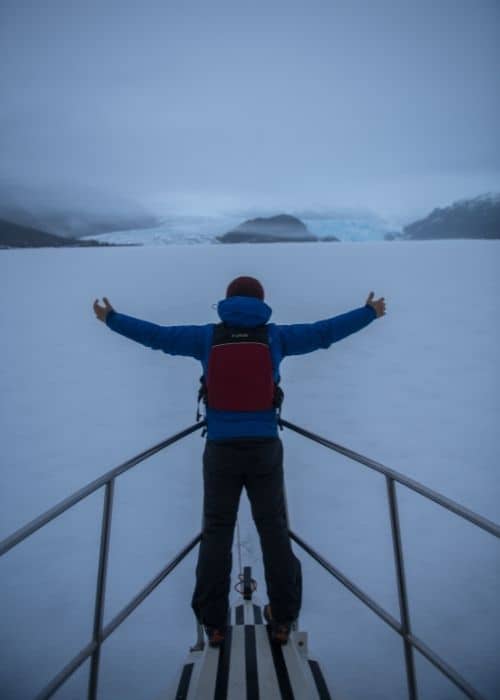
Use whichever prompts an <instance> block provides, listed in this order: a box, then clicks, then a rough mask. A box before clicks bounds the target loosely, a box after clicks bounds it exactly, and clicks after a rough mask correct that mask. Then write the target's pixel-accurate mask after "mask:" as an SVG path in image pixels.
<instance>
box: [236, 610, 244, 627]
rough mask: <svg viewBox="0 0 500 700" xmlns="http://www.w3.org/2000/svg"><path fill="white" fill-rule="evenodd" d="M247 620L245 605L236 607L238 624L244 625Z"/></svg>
mask: <svg viewBox="0 0 500 700" xmlns="http://www.w3.org/2000/svg"><path fill="white" fill-rule="evenodd" d="M244 622H245V613H244V610H243V605H238V606H237V608H236V624H237V625H242V624H243V623H244Z"/></svg>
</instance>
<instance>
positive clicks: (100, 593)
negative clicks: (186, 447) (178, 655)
mask: <svg viewBox="0 0 500 700" xmlns="http://www.w3.org/2000/svg"><path fill="white" fill-rule="evenodd" d="M280 424H281V425H282V426H284V427H286V428H289V429H290V430H292V431H294V432H296V433H298V434H300V435H302V436H304V437H306V438H308V439H310V440H312V441H314V442H317V443H319V444H320V445H323V446H324V447H327V448H328V449H330V450H334V451H335V452H339V453H340V454H342V455H344V456H346V457H349V458H350V459H353V460H355V461H356V462H359V463H360V464H364V465H365V466H367V467H370V468H371V469H373V470H375V471H377V472H379V473H380V474H382V475H384V476H385V479H386V483H387V496H388V500H389V513H390V521H391V531H392V542H393V550H394V561H395V568H396V576H397V587H398V598H399V607H400V617H401V619H400V621H398V620H396V618H394V617H393V616H392V615H391V614H390V613H388V612H387V611H386V610H384V609H383V608H382V607H381V606H380V605H379V604H378V603H377V602H376V601H374V600H373V599H372V598H370V596H368V595H367V594H366V593H365V592H364V591H362V590H361V589H360V588H359V587H358V586H356V584H354V583H353V582H352V581H351V580H350V579H349V578H348V577H347V576H345V575H344V574H343V573H342V572H341V571H339V569H337V568H336V567H335V566H333V564H331V563H329V562H328V561H327V560H326V559H325V558H324V557H323V556H322V555H321V554H319V553H318V552H316V551H315V550H314V549H313V548H312V547H311V546H310V545H308V544H307V543H306V542H305V541H304V540H302V539H301V538H300V537H299V536H298V535H297V534H296V533H295V532H293V531H292V530H289V532H290V537H291V539H292V540H294V541H295V542H296V543H297V544H298V545H299V546H300V547H301V548H302V549H303V550H304V551H305V552H307V553H308V554H309V555H310V556H311V557H312V558H313V559H314V560H315V561H316V562H318V563H319V564H320V565H321V566H322V567H323V568H324V569H325V570H326V571H328V572H329V573H330V574H331V575H332V576H334V577H335V578H336V579H337V580H338V581H340V582H341V583H342V584H343V585H344V586H345V587H346V588H347V589H348V590H350V591H351V593H353V594H354V595H355V596H356V597H357V598H359V599H360V600H361V601H362V602H363V603H365V605H367V606H368V607H369V608H370V609H371V610H372V611H373V612H374V613H375V614H376V615H378V616H379V617H380V618H381V619H382V620H383V621H384V622H385V623H386V624H387V625H389V626H390V627H392V629H393V630H394V631H395V632H397V633H398V634H399V635H400V636H401V637H402V639H403V645H404V655H405V665H406V676H407V684H408V694H409V698H410V700H418V690H417V681H416V673H415V662H414V655H413V649H414V648H415V649H417V651H419V652H420V653H421V654H422V655H423V656H424V657H425V658H427V659H428V660H429V661H430V662H431V663H432V664H433V665H434V666H435V667H436V668H437V669H438V670H439V671H440V672H441V673H443V674H444V675H445V676H447V677H448V678H449V679H450V680H451V681H452V682H453V683H454V684H455V685H456V686H457V687H458V688H459V689H460V690H462V692H463V693H464V694H465V695H466V696H467V697H469V698H472V699H473V700H484V698H483V697H482V695H481V694H480V693H479V692H478V691H477V690H475V689H474V688H473V687H472V686H471V685H470V684H469V683H468V682H467V681H466V680H465V679H464V678H463V677H462V676H461V675H460V674H459V673H458V672H457V671H456V670H455V669H453V668H452V667H451V666H449V665H448V664H447V663H446V662H445V661H444V660H443V659H442V658H440V657H439V656H438V654H436V653H435V652H434V651H433V650H432V649H430V647H428V646H427V645H426V644H425V643H424V642H423V641H422V640H421V639H419V638H418V637H417V636H416V635H414V634H413V633H412V632H411V626H410V615H409V607H408V594H407V589H406V579H405V571H404V558H403V547H402V542H401V529H400V524H399V514H398V505H397V494H396V488H395V483H396V482H397V483H400V484H402V485H403V486H406V487H407V488H409V489H411V490H412V491H415V492H417V493H419V494H420V495H422V496H424V497H425V498H428V499H430V500H432V501H434V502H435V503H437V504H439V505H440V506H442V507H444V508H447V509H448V510H450V511H451V512H453V513H455V514H456V515H458V516H460V517H461V518H464V519H465V520H468V521H469V522H471V523H472V524H474V525H476V526H477V527H480V528H482V529H483V530H485V531H486V532H489V533H490V534H492V535H494V536H495V537H499V538H500V525H497V524H496V523H494V522H492V521H491V520H488V519H487V518H483V517H482V516H480V515H478V514H477V513H474V512H473V511H471V510H469V509H467V508H464V507H463V506H461V505H460V504H458V503H456V502H455V501H452V500H451V499H449V498H446V496H443V495H441V494H440V493H437V492H436V491H433V490H432V489H429V488H427V487H426V486H424V485H423V484H420V483H419V482H418V481H414V480H413V479H409V478H408V477H406V476H404V474H400V473H399V472H397V471H394V470H393V469H389V468H388V467H386V466H384V465H383V464H380V463H379V462H375V461H374V460H372V459H370V458H368V457H364V456H363V455H361V454H358V453H357V452H354V451H352V450H350V449H348V448H346V447H343V446H342V445H339V444H337V443H334V442H332V441H330V440H327V439H326V438H323V437H321V436H319V435H316V434H315V433H312V432H310V431H308V430H305V429H304V428H301V427H299V426H297V425H294V424H293V423H290V422H289V421H287V420H284V419H283V418H281V419H280ZM205 425H206V422H205V421H204V420H203V421H200V422H197V423H195V424H194V425H192V426H190V427H189V428H186V429H185V430H182V431H181V432H179V433H176V434H175V435H173V436H171V437H170V438H167V439H166V440H163V441H162V442H160V443H158V444H157V445H155V446H153V447H151V448H149V449H148V450H145V451H144V452H141V453H140V454H139V455H137V456H136V457H133V458H132V459H130V460H128V461H126V462H124V463H123V464H121V465H119V466H118V467H115V469H112V470H111V471H109V472H107V473H106V474H104V475H103V476H101V477H99V478H98V479H96V480H95V481H93V482H91V483H90V484H88V485H87V486H85V487H84V488H82V489H80V490H79V491H77V492H76V493H74V494H73V495H72V496H69V497H68V498H66V499H65V500H63V501H61V502H60V503H58V504H57V505H56V506H54V507H53V508H51V509H50V510H48V511H46V512H45V513H43V514H42V515H40V516H39V517H38V518H35V519H34V520H32V521H31V522H30V523H28V524H27V525H25V526H24V527H22V528H20V529H19V530H17V531H16V532H14V533H13V534H12V535H11V536H10V537H7V538H6V539H5V540H3V541H2V542H0V556H2V555H4V554H6V553H7V552H8V551H9V550H11V549H12V548H13V547H15V546H16V545H18V544H20V543H21V542H22V541H23V540H25V539H26V538H27V537H29V536H30V535H32V534H33V533H35V532H36V531H37V530H39V529H40V528H42V527H43V526H44V525H47V523H49V522H51V521H52V520H53V519H54V518H57V517H58V516H59V515H61V514H62V513H64V512H65V511H66V510H68V509H69V508H71V507H72V506H74V505H76V504H77V503H78V502H79V501H81V500H83V499H84V498H87V497H88V496H90V495H91V494H92V493H94V492H95V491H97V490H98V489H100V488H102V487H103V486H104V488H105V494H104V505H103V516H102V525H101V543H100V549H99V566H98V575H97V586H96V595H95V606H94V625H93V635H92V641H91V642H90V643H89V644H87V645H86V646H85V647H84V648H83V649H82V650H81V651H80V652H79V653H78V654H77V655H76V656H75V657H74V658H73V659H72V660H71V661H70V662H69V663H68V664H67V665H66V666H65V667H64V668H63V669H62V670H61V671H60V672H59V673H58V674H57V675H56V676H54V678H53V679H52V680H51V681H50V683H49V684H48V685H47V686H46V687H45V688H44V689H43V690H42V691H41V692H40V693H39V694H38V695H37V696H36V700H46V699H47V698H50V697H52V695H53V694H54V693H55V692H56V691H57V690H58V689H59V688H60V687H61V685H62V684H63V683H64V682H65V681H66V680H67V679H68V678H69V677H70V676H71V675H72V674H73V673H74V672H75V671H76V670H77V669H78V668H79V667H80V666H81V665H82V664H83V662H84V661H86V659H88V658H90V657H91V664H90V672H89V683H88V698H89V700H95V699H96V697H97V686H98V678H99V662H100V651H101V645H102V643H103V642H104V641H105V640H106V639H107V638H108V637H109V636H110V635H111V634H112V633H113V632H114V631H115V630H116V629H117V628H118V627H119V625H121V624H122V622H123V621H124V620H125V619H126V618H127V617H128V616H129V615H130V614H131V613H132V612H133V611H134V610H135V609H136V608H137V607H138V605H140V604H141V603H142V602H143V601H144V600H145V599H146V598H147V596H148V595H149V594H150V593H151V592H152V591H153V590H154V589H155V588H156V587H157V586H158V585H159V584H160V583H161V582H162V581H163V580H164V579H165V578H166V577H167V576H168V575H169V574H170V573H171V572H172V571H173V570H174V569H175V567H176V566H177V565H178V564H179V563H180V562H181V561H182V560H183V559H184V558H185V557H186V556H187V555H188V554H189V552H191V551H192V550H193V549H194V547H196V545H197V544H198V543H199V542H200V540H201V533H199V534H198V535H196V536H195V537H194V538H193V539H192V540H191V541H190V542H188V544H187V545H186V546H185V547H184V548H183V549H182V550H181V551H180V552H178V553H177V554H176V556H175V557H174V558H173V559H172V560H171V561H170V562H169V563H168V564H166V566H165V567H164V568H163V569H162V570H161V571H160V572H159V573H158V574H157V575H156V576H155V577H154V578H153V579H152V580H151V581H150V582H149V583H148V584H147V585H146V586H145V587H144V588H143V589H142V591H140V592H139V593H138V594H137V595H136V596H135V597H134V598H133V599H132V600H131V601H130V603H129V604H128V605H126V606H125V607H124V608H123V609H122V610H121V612H119V613H118V614H117V615H116V616H115V617H114V618H113V619H112V620H111V622H109V623H108V624H107V625H106V627H103V617H104V601H105V591H106V577H107V567H108V553H109V541H110V533H111V515H112V509H113V492H114V482H115V479H116V478H117V477H118V476H120V475H121V474H123V473H125V472H126V471H128V470H129V469H131V468H132V467H134V466H136V465H137V464H139V463H140V462H143V461H144V460H146V459H147V458H148V457H151V456H153V455H154V454H156V453H157V452H160V451H161V450H163V449H165V448H166V447H169V446H170V445H172V444H173V443H175V442H178V441H179V440H182V439H183V438H184V437H187V436H188V435H190V434H191V433H194V432H196V431H197V430H199V429H200V428H203V427H205ZM198 631H199V630H198Z"/></svg>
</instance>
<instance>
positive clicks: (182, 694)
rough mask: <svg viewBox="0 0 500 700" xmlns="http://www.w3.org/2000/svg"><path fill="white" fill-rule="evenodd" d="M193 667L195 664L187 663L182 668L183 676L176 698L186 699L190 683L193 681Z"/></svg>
mask: <svg viewBox="0 0 500 700" xmlns="http://www.w3.org/2000/svg"><path fill="white" fill-rule="evenodd" d="M193 667H194V664H186V665H185V666H184V668H183V669H182V673H181V678H180V680H179V685H178V686H177V692H176V694H175V700H186V698H187V696H188V692H189V684H190V682H191V674H192V673H193Z"/></svg>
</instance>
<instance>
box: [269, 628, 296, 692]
mask: <svg viewBox="0 0 500 700" xmlns="http://www.w3.org/2000/svg"><path fill="white" fill-rule="evenodd" d="M267 636H268V637H269V645H270V647H271V653H272V655H273V661H274V669H275V671H276V677H277V679H278V685H279V687H280V694H281V698H282V700H295V696H294V694H293V690H292V686H291V684H290V678H289V676H288V670H287V667H286V663H285V657H284V656H283V649H282V648H281V644H277V643H276V642H273V640H272V638H271V626H270V625H267Z"/></svg>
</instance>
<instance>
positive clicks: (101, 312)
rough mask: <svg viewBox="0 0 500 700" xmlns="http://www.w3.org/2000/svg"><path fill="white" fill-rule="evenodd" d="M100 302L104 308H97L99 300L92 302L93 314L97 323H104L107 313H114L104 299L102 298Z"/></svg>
mask: <svg viewBox="0 0 500 700" xmlns="http://www.w3.org/2000/svg"><path fill="white" fill-rule="evenodd" d="M102 300H103V302H104V306H99V299H96V300H95V301H94V312H95V315H96V316H97V318H98V319H99V321H103V322H106V319H107V317H108V314H109V312H110V311H114V309H113V307H112V306H111V304H110V303H109V301H108V299H107V298H106V297H103V298H102Z"/></svg>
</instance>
